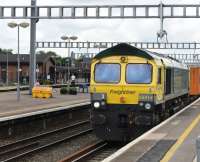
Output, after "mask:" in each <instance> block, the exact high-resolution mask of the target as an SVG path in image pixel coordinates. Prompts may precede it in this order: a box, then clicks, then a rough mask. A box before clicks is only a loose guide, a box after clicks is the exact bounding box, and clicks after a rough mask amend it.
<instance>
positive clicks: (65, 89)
mask: <svg viewBox="0 0 200 162" xmlns="http://www.w3.org/2000/svg"><path fill="white" fill-rule="evenodd" d="M68 91H69V90H68V88H67V87H62V88H60V94H68Z"/></svg>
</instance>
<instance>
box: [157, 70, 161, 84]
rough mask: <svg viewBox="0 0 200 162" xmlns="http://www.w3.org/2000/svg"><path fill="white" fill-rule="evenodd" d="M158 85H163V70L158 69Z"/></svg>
mask: <svg viewBox="0 0 200 162" xmlns="http://www.w3.org/2000/svg"><path fill="white" fill-rule="evenodd" d="M157 83H158V84H161V68H159V69H158V82H157Z"/></svg>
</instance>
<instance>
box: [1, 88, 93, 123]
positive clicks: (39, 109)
mask: <svg viewBox="0 0 200 162" xmlns="http://www.w3.org/2000/svg"><path fill="white" fill-rule="evenodd" d="M89 103H90V99H89V94H87V93H78V94H77V95H60V93H59V90H57V91H56V92H54V94H53V98H49V99H39V98H32V96H31V95H29V94H28V91H21V98H20V101H17V97H16V92H5V93H0V121H4V120H9V119H12V118H15V117H20V116H21V117H24V116H31V115H35V114H38V113H40V114H42V113H43V112H48V111H49V112H50V111H57V110H62V109H65V108H67V107H73V106H77V105H79V104H80V105H84V104H89Z"/></svg>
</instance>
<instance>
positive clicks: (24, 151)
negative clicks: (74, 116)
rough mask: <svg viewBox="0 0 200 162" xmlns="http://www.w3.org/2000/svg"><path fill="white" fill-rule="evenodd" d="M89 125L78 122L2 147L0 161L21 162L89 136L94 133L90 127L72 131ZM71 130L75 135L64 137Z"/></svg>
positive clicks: (86, 122)
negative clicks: (20, 161)
mask: <svg viewBox="0 0 200 162" xmlns="http://www.w3.org/2000/svg"><path fill="white" fill-rule="evenodd" d="M87 124H89V120H85V121H82V122H78V123H75V124H72V125H69V126H66V127H63V128H59V129H56V130H53V131H49V132H45V133H41V134H38V135H36V136H32V137H29V138H25V139H22V140H19V141H16V142H13V143H10V144H7V145H3V146H1V147H0V161H1V162H14V161H16V160H19V159H20V158H23V157H24V156H27V155H30V154H32V153H35V152H38V151H41V150H45V149H48V148H49V147H51V146H54V145H57V144H60V143H62V142H66V141H69V140H71V139H74V138H76V137H79V136H81V135H85V134H88V133H90V132H91V131H92V129H91V128H90V127H89V128H87V129H86V128H85V129H84V130H81V131H80V130H79V131H77V130H74V131H72V129H77V128H79V129H80V128H81V127H83V126H85V125H87ZM69 130H70V131H72V132H73V133H71V134H70V135H67V136H66V135H64V134H65V133H66V132H67V131H69ZM59 136H61V137H59ZM62 136H63V137H62ZM52 137H53V138H52ZM50 139H53V140H50Z"/></svg>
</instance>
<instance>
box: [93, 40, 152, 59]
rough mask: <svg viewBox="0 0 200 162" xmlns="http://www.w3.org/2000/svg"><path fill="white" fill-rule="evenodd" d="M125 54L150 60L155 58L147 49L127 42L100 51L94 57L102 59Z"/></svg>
mask: <svg viewBox="0 0 200 162" xmlns="http://www.w3.org/2000/svg"><path fill="white" fill-rule="evenodd" d="M123 55H126V56H127V55H130V56H138V57H143V58H146V59H150V60H151V59H153V57H152V56H151V55H149V54H148V53H147V52H146V51H144V50H141V49H139V48H136V47H134V46H131V45H129V44H126V43H120V44H118V45H116V46H113V47H111V48H108V49H106V50H104V51H102V52H100V53H98V54H97V55H96V56H95V57H94V59H100V58H103V57H109V56H123Z"/></svg>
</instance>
